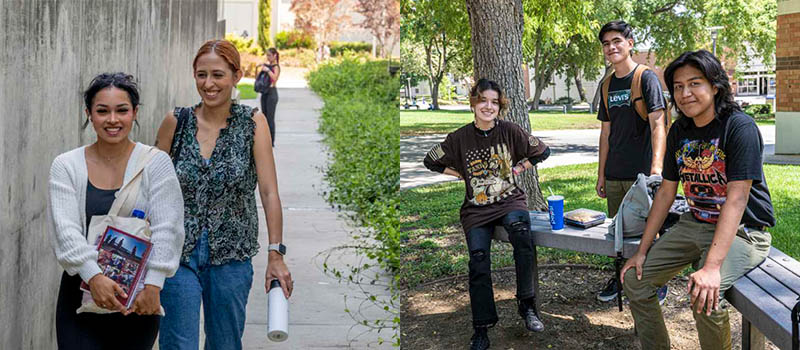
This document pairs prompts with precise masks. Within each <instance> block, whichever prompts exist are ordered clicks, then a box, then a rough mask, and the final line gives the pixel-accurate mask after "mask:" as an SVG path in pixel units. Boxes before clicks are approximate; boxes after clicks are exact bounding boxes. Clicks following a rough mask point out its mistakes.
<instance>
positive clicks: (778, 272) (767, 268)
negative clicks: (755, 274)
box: [759, 257, 800, 308]
mask: <svg viewBox="0 0 800 350" xmlns="http://www.w3.org/2000/svg"><path fill="white" fill-rule="evenodd" d="M759 267H760V268H761V270H763V271H764V272H766V273H767V274H768V275H770V276H771V277H772V278H774V279H775V280H777V281H778V282H779V283H781V284H782V285H783V286H784V287H786V288H788V289H789V290H791V291H792V292H793V293H794V294H796V295H800V277H798V276H797V274H796V273H795V272H794V271H791V270H789V269H787V268H786V267H784V266H783V265H781V264H780V263H778V262H777V261H775V259H774V258H773V257H768V258H767V260H764V262H763V263H761V265H759ZM795 303H797V300H795V301H793V302H792V303H791V305H786V307H788V308H793V307H794V304H795Z"/></svg>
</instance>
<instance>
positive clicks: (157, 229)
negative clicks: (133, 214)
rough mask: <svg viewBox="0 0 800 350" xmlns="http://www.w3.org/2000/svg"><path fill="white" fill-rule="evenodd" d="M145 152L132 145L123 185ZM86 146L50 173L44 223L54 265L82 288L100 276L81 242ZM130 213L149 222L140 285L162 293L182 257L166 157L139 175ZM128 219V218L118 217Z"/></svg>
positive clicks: (173, 179)
mask: <svg viewBox="0 0 800 350" xmlns="http://www.w3.org/2000/svg"><path fill="white" fill-rule="evenodd" d="M147 149H148V146H145V145H143V144H141V143H136V146H135V147H134V149H133V153H131V157H130V159H128V165H127V167H126V168H125V176H124V180H123V181H124V182H123V183H126V184H127V183H128V181H130V180H131V178H132V177H133V175H134V174H133V172H134V171H136V165H137V164H138V160H139V157H140V156H142V155H144V154H145V152H146V151H147ZM85 152H86V146H83V147H78V148H76V149H74V150H71V151H69V152H66V153H63V154H61V155H59V156H58V157H56V159H55V160H53V164H52V166H51V168H50V183H49V190H50V200H49V214H50V215H49V221H50V232H51V234H52V237H53V239H52V242H53V243H52V244H53V250H54V251H55V254H56V259H58V262H59V263H60V264H61V266H62V267H63V268H64V270H66V271H67V273H68V274H69V275H75V274H76V273H77V274H80V276H81V279H83V280H84V281H86V282H88V281H89V279H91V278H92V277H93V276H94V275H96V274H98V273H102V271H101V270H100V267H99V266H98V265H97V248H96V247H95V246H94V245H90V244H89V242H87V240H86V238H85V236H86V209H85V208H86V184H87V182H88V179H89V175H88V171H87V167H86V153H85ZM142 175H143V177H142V183H141V185H140V187H139V191H140V194H139V198H138V199H137V201H136V208H137V209H141V210H143V211H144V212H145V215H147V218H148V219H149V220H150V230H151V231H152V233H153V235H152V237H151V239H150V240H151V242H152V243H153V249H152V251H151V252H150V258H149V260H148V263H147V267H148V272H147V277H145V281H144V283H145V284H151V285H154V286H157V287H159V288H161V287H163V285H164V279H165V278H167V277H172V276H173V275H175V271H177V270H178V264H179V262H180V257H181V252H182V251H183V239H184V236H185V233H184V230H183V195H182V193H181V187H180V183H179V182H178V178H177V176H176V175H175V168H174V167H173V166H172V161H171V159H170V157H169V156H168V155H167V154H166V153H164V152H162V151H159V152H158V153H157V154H156V155H155V156H153V158H151V160H150V163H149V164H148V165H147V166H146V167H145V171H144V172H143V174H142ZM120 214H121V215H129V213H120Z"/></svg>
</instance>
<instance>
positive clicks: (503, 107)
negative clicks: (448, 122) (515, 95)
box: [469, 78, 509, 116]
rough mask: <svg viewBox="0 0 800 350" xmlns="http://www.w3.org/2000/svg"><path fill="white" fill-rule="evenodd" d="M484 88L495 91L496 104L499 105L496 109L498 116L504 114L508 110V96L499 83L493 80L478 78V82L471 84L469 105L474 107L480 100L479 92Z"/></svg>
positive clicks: (484, 89)
mask: <svg viewBox="0 0 800 350" xmlns="http://www.w3.org/2000/svg"><path fill="white" fill-rule="evenodd" d="M486 90H493V91H496V92H497V97H498V99H497V100H498V104H499V105H500V111H498V113H497V115H498V116H504V115H505V114H506V112H508V103H509V102H508V98H506V94H505V92H503V89H502V88H500V84H498V83H497V82H495V81H494V80H489V79H486V78H480V79H478V82H477V83H475V85H474V86H472V89H470V90H469V106H470V107H475V105H476V104H478V102H479V101H480V100H481V93H483V92H484V91H486Z"/></svg>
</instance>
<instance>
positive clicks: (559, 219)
mask: <svg viewBox="0 0 800 350" xmlns="http://www.w3.org/2000/svg"><path fill="white" fill-rule="evenodd" d="M547 206H548V207H549V212H550V229H551V230H552V231H554V232H559V231H563V230H564V196H550V197H547Z"/></svg>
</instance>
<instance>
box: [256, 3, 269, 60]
mask: <svg viewBox="0 0 800 350" xmlns="http://www.w3.org/2000/svg"><path fill="white" fill-rule="evenodd" d="M271 7H272V6H271V0H258V46H260V47H261V51H263V52H267V49H268V48H270V47H271V46H272V39H271V38H270V35H269V34H270V30H269V27H270V24H271V23H270V21H271V19H272V17H270V14H271V12H272V9H271Z"/></svg>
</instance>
